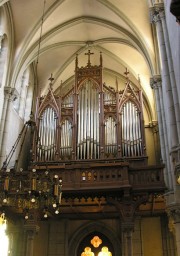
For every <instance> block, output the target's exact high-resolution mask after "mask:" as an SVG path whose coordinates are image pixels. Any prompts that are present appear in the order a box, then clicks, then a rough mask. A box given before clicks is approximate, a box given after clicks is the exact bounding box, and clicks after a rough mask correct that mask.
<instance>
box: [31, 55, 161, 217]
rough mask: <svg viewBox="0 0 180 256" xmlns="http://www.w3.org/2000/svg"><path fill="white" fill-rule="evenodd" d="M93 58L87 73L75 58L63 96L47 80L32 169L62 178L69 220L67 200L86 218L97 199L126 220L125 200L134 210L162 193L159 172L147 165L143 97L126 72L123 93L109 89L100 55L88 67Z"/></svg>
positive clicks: (95, 209)
mask: <svg viewBox="0 0 180 256" xmlns="http://www.w3.org/2000/svg"><path fill="white" fill-rule="evenodd" d="M91 54H92V53H91V52H90V51H88V53H86V55H87V57H88V62H87V66H85V67H79V66H78V56H76V61H75V84H74V87H73V88H72V89H71V90H69V92H68V93H67V94H66V95H64V96H61V95H59V96H56V95H55V94H54V92H53V89H52V80H53V79H50V87H49V92H48V94H47V95H46V96H45V97H42V96H41V97H39V98H38V100H37V107H36V115H35V123H36V129H35V132H34V139H33V149H32V153H33V154H32V156H33V158H32V162H31V168H36V169H37V171H38V170H39V171H44V170H47V169H48V170H49V171H50V172H51V173H52V174H53V173H57V172H58V174H60V176H61V177H62V180H63V198H64V201H63V200H62V214H63V213H64V214H66V216H67V214H69V216H71V215H72V212H73V211H72V207H69V208H68V207H67V206H68V205H69V204H70V203H69V200H70V201H71V203H72V200H73V202H74V203H73V206H74V207H76V206H79V205H81V206H83V205H85V206H86V207H84V208H83V207H82V208H81V209H82V213H83V214H84V215H86V214H88V216H89V214H90V213H92V212H93V213H97V214H98V213H100V209H99V207H98V206H97V203H95V201H96V200H95V199H98V201H101V204H102V205H106V208H107V214H110V215H113V216H114V215H115V216H119V211H120V212H121V213H122V214H121V216H122V217H123V218H125V216H124V214H125V215H126V207H127V200H128V204H129V202H131V203H132V208H133V207H134V208H137V207H138V206H139V205H141V204H142V203H144V202H147V201H148V200H149V195H152V194H154V193H161V192H162V191H164V189H165V185H164V180H163V167H162V166H153V167H152V166H151V167H149V166H148V165H147V156H146V146H145V134H144V120H143V100H142V91H141V90H135V89H134V88H133V86H132V85H131V83H130V81H129V79H128V75H127V72H126V73H125V74H126V83H125V88H124V90H122V91H119V90H118V84H117V83H116V88H115V89H114V88H112V87H109V86H107V85H106V84H105V83H103V65H102V55H101V54H100V64H99V65H98V66H92V65H91V62H90V56H91ZM77 198H78V200H76V199H77ZM135 198H136V199H135ZM84 200H85V201H86V203H84ZM134 200H135V201H134ZM88 202H89V203H88ZM87 205H88V207H87ZM112 205H113V206H112ZM71 206H72V205H71ZM124 207H125V208H124ZM130 208H131V207H130ZM114 209H115V210H114ZM131 210H132V209H130V211H131ZM132 213H133V214H134V213H135V210H132ZM103 214H105V213H103ZM128 214H129V213H128ZM73 215H74V213H73ZM77 216H78V215H77ZM73 218H74V216H73Z"/></svg>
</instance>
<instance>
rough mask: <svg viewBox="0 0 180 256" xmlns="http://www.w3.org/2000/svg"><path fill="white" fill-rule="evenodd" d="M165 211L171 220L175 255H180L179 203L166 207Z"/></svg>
mask: <svg viewBox="0 0 180 256" xmlns="http://www.w3.org/2000/svg"><path fill="white" fill-rule="evenodd" d="M167 213H168V216H169V220H170V222H171V231H174V235H175V239H176V246H177V256H180V203H179V204H173V205H171V206H169V207H168V209H167Z"/></svg>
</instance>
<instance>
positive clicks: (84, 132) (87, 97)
mask: <svg viewBox="0 0 180 256" xmlns="http://www.w3.org/2000/svg"><path fill="white" fill-rule="evenodd" d="M77 119H78V129H77V131H78V134H77V157H78V159H96V158H99V93H98V90H97V88H96V85H95V82H94V81H93V80H91V79H89V80H86V81H85V82H84V83H83V85H82V86H81V88H80V91H79V95H78V112H77Z"/></svg>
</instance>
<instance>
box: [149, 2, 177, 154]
mask: <svg viewBox="0 0 180 256" xmlns="http://www.w3.org/2000/svg"><path fill="white" fill-rule="evenodd" d="M150 13H151V22H152V23H154V24H155V27H156V32H157V38H158V46H159V51H160V56H161V71H162V84H163V87H162V93H163V95H164V98H165V99H166V102H164V110H165V112H166V113H167V122H166V123H169V127H167V128H168V129H170V131H171V133H170V134H169V136H168V141H169V151H170V150H171V149H172V148H173V147H176V146H177V144H178V132H177V122H176V121H177V115H176V112H175V105H174V104H175V102H174V98H173V85H172V84H171V79H170V69H169V63H168V57H169V56H168V54H167V43H165V36H164V30H163V25H162V20H161V19H162V17H164V4H163V3H159V4H158V3H157V4H155V5H154V6H153V7H152V8H151V9H150Z"/></svg>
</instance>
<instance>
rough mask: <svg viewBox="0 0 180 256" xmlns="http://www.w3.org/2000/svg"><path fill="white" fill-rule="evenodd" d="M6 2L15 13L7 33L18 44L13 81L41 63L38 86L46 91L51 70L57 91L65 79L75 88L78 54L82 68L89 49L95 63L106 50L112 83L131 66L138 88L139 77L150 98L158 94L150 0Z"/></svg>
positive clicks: (7, 10)
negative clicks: (154, 88)
mask: <svg viewBox="0 0 180 256" xmlns="http://www.w3.org/2000/svg"><path fill="white" fill-rule="evenodd" d="M4 2H6V8H5V10H6V11H5V13H6V15H7V12H10V15H11V16H12V17H11V24H10V25H9V26H10V27H11V30H12V33H11V34H9V35H8V36H9V38H10V37H11V38H10V39H12V40H14V45H15V48H14V49H13V52H14V61H13V69H12V84H16V82H17V80H18V76H19V74H22V72H23V71H24V70H25V69H26V68H27V67H28V66H29V65H31V64H32V63H33V62H34V63H37V62H38V65H37V80H38V89H40V88H41V91H42V92H43V93H46V92H47V88H48V78H49V77H50V75H51V74H53V77H54V90H56V89H58V87H59V85H60V84H61V81H62V83H63V85H64V86H70V87H71V86H72V85H73V76H74V67H75V56H76V54H78V55H79V66H84V65H86V64H87V56H86V55H85V54H84V53H85V52H87V50H89V49H90V50H91V52H93V53H94V55H92V56H91V63H92V64H93V65H95V64H96V65H98V64H99V52H102V55H103V67H104V73H105V75H106V79H107V80H108V79H109V82H110V83H111V84H110V85H111V86H115V80H116V77H117V78H118V79H119V80H121V78H122V76H124V72H125V68H128V70H129V71H130V79H131V80H132V81H133V83H135V84H136V85H137V86H138V76H140V79H141V85H142V87H143V90H144V92H145V94H146V95H148V97H149V101H151V99H152V98H153V96H152V92H151V89H150V86H149V79H150V77H151V76H152V75H153V74H155V73H156V65H155V57H154V49H153V39H152V38H153V37H152V30H151V24H150V19H149V6H148V1H144V0H136V1H131V0H111V1H110V0H109V1H108V0H76V1H74V0H46V1H44V0H38V1H37V0H31V1H23V0H11V1H0V4H3V3H4ZM4 6H5V5H4ZM7 6H8V7H10V8H7ZM43 13H44V15H43ZM41 30H42V31H41ZM40 35H41V36H40ZM40 37H41V39H40ZM150 104H152V103H150Z"/></svg>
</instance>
